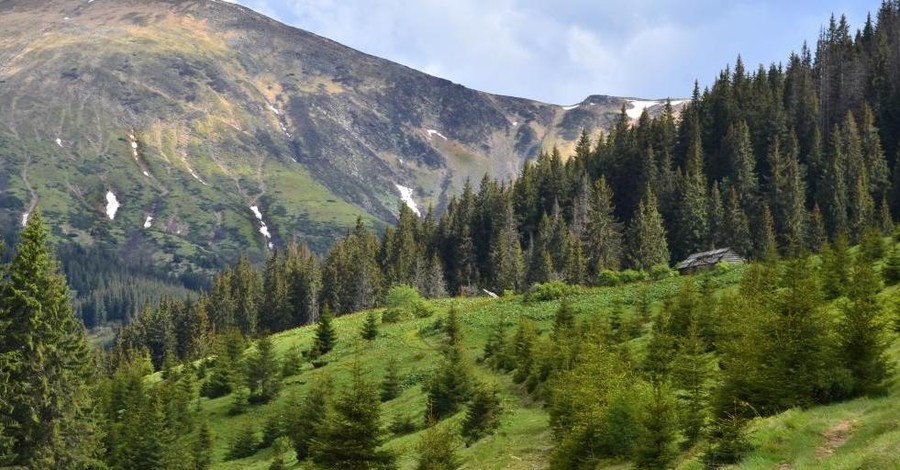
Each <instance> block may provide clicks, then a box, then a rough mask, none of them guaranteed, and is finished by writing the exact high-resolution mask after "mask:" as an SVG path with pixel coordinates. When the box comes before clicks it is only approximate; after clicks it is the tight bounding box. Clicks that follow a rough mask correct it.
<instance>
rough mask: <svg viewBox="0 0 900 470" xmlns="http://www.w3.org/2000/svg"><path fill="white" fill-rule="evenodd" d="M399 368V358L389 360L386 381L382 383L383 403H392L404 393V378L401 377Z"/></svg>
mask: <svg viewBox="0 0 900 470" xmlns="http://www.w3.org/2000/svg"><path fill="white" fill-rule="evenodd" d="M399 366H400V364H399V363H398V362H397V358H395V357H391V358H390V359H389V360H388V363H387V369H386V370H385V372H384V379H383V380H382V381H381V401H391V400H393V399H394V398H397V397H399V396H400V393H401V392H403V383H402V379H403V377H402V376H401V375H400V371H399V369H398V368H399Z"/></svg>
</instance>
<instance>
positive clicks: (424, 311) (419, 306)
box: [412, 300, 434, 318]
mask: <svg viewBox="0 0 900 470" xmlns="http://www.w3.org/2000/svg"><path fill="white" fill-rule="evenodd" d="M412 314H413V316H414V317H416V318H428V317H430V316H432V315H434V307H432V306H431V303H429V302H428V301H426V300H418V301H416V302H415V303H414V304H413V306H412Z"/></svg>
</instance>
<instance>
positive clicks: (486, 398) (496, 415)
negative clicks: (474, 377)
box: [460, 384, 503, 446]
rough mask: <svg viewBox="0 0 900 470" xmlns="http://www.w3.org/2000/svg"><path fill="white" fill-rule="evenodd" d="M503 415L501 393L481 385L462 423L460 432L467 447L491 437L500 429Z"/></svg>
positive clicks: (474, 393)
mask: <svg viewBox="0 0 900 470" xmlns="http://www.w3.org/2000/svg"><path fill="white" fill-rule="evenodd" d="M502 413H503V404H502V402H501V401H500V392H499V391H498V390H497V389H496V388H495V387H491V386H488V385H484V384H480V385H478V386H476V387H475V391H474V392H473V393H472V402H471V403H469V407H468V408H467V409H466V417H465V419H464V420H463V422H462V428H461V429H460V432H461V433H462V437H463V439H464V440H465V442H466V445H467V446H469V445H472V443H474V442H476V441H478V440H479V439H481V438H483V437H485V436H489V435H491V434H493V433H494V431H496V430H497V428H498V427H500V416H501V414H502Z"/></svg>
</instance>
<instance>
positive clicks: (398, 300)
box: [385, 284, 422, 309]
mask: <svg viewBox="0 0 900 470" xmlns="http://www.w3.org/2000/svg"><path fill="white" fill-rule="evenodd" d="M420 300H422V296H421V295H420V294H419V291H418V290H416V288H415V287H412V286H409V285H406V284H400V285H397V286H393V287H391V288H390V290H388V293H387V298H386V299H385V305H386V306H387V307H388V308H401V309H410V308H412V307H413V305H414V304H415V303H416V302H418V301H420Z"/></svg>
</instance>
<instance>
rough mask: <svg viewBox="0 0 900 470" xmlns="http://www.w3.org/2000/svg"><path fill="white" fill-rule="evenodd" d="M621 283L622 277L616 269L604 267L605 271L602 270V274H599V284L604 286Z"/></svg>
mask: <svg viewBox="0 0 900 470" xmlns="http://www.w3.org/2000/svg"><path fill="white" fill-rule="evenodd" d="M621 283H622V278H621V277H620V276H619V273H617V272H615V271H610V270H608V269H604V270H603V271H600V275H599V276H597V284H598V285H601V286H604V287H614V286H618V285H619V284H621Z"/></svg>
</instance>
